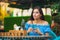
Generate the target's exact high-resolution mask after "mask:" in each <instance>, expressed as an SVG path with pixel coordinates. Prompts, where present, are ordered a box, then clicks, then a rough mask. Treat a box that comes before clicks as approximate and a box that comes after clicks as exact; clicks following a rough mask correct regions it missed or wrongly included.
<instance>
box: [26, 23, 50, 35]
mask: <svg viewBox="0 0 60 40" xmlns="http://www.w3.org/2000/svg"><path fill="white" fill-rule="evenodd" d="M30 27H31V28H33V29H34V30H35V29H39V30H40V31H41V32H42V33H43V34H45V33H47V32H48V33H49V31H51V29H50V25H49V24H29V23H26V24H25V29H26V30H28V29H29V28H30ZM29 36H40V35H39V34H38V33H36V32H34V31H32V32H29Z"/></svg>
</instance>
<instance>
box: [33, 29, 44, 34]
mask: <svg viewBox="0 0 60 40" xmlns="http://www.w3.org/2000/svg"><path fill="white" fill-rule="evenodd" d="M34 32H36V33H38V34H43V33H42V32H41V31H40V30H39V29H35V30H34Z"/></svg>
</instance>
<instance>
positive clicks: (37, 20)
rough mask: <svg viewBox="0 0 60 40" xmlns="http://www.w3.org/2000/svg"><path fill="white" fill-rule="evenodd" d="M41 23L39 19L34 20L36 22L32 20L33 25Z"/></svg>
mask: <svg viewBox="0 0 60 40" xmlns="http://www.w3.org/2000/svg"><path fill="white" fill-rule="evenodd" d="M41 22H42V20H41V19H36V20H34V23H41Z"/></svg>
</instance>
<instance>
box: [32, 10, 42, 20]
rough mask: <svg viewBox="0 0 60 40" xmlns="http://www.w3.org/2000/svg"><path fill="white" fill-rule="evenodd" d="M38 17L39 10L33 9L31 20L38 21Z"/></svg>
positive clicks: (39, 15)
mask: <svg viewBox="0 0 60 40" xmlns="http://www.w3.org/2000/svg"><path fill="white" fill-rule="evenodd" d="M40 17H41V14H40V12H39V10H38V9H34V10H33V18H34V19H40Z"/></svg>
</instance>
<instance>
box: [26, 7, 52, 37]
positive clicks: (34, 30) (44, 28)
mask: <svg viewBox="0 0 60 40" xmlns="http://www.w3.org/2000/svg"><path fill="white" fill-rule="evenodd" d="M25 29H26V30H27V33H28V35H29V36H40V35H42V34H43V35H46V36H48V35H49V31H50V30H51V29H50V25H49V24H48V22H47V21H45V20H44V15H43V12H42V9H41V8H40V7H39V6H37V7H34V8H33V11H32V14H31V17H30V20H29V21H28V22H27V23H26V24H25Z"/></svg>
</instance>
